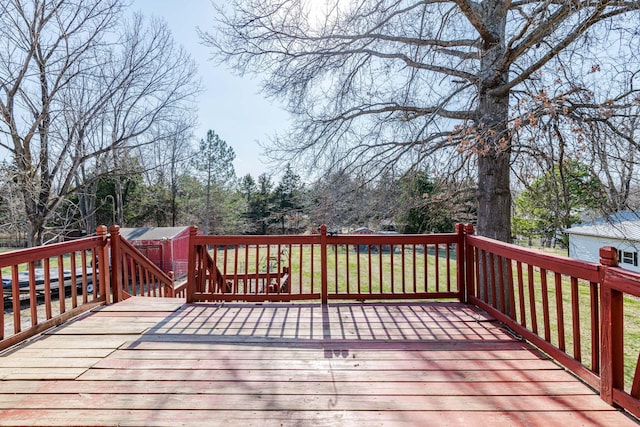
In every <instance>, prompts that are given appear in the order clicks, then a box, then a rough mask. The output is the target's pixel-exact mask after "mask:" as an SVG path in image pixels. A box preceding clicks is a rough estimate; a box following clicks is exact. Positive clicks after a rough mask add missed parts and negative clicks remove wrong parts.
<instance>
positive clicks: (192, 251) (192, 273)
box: [187, 227, 198, 303]
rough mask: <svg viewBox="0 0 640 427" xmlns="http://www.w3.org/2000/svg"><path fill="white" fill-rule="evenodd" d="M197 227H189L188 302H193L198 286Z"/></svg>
mask: <svg viewBox="0 0 640 427" xmlns="http://www.w3.org/2000/svg"><path fill="white" fill-rule="evenodd" d="M197 234H198V228H197V227H190V228H189V260H188V264H187V302H188V303H191V302H193V294H194V292H195V286H196V268H197V267H196V243H195V241H194V238H195V236H196V235H197Z"/></svg>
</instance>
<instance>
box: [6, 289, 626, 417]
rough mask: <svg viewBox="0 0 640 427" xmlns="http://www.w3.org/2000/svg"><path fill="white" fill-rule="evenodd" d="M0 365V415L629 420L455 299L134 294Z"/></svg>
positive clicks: (15, 353) (9, 356)
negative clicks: (209, 299) (271, 300)
mask: <svg viewBox="0 0 640 427" xmlns="http://www.w3.org/2000/svg"><path fill="white" fill-rule="evenodd" d="M0 378H1V379H2V381H0V425H150V426H155V425H170V426H175V425H225V426H230V427H231V426H236V425H238V426H239V425H242V426H250V425H260V426H263V425H264V426H272V425H274V426H280V425H296V426H297V425H300V426H306V425H313V426H329V425H330V426H337V425H348V426H370V425H419V426H425V425H426V426H429V425H434V426H436V425H437V426H441V425H449V426H465V427H469V426H503V425H505V426H506V425H508V426H548V425H563V426H564V427H570V426H610V425H611V426H613V425H615V426H627V425H629V426H631V425H638V424H637V423H636V422H635V421H633V420H631V419H629V418H628V417H626V416H625V415H623V414H622V413H620V412H618V411H616V410H615V409H614V408H611V407H610V406H608V405H606V404H605V403H604V402H603V401H602V400H601V399H600V398H599V397H598V396H597V395H595V394H594V393H593V391H592V390H591V389H589V388H588V387H586V386H585V385H584V384H582V383H580V382H579V381H577V380H576V379H575V378H574V377H573V376H571V375H569V374H568V373H567V372H565V371H564V370H563V369H561V368H560V367H559V366H558V365H557V364H555V363H554V362H553V361H551V360H548V359H547V358H546V357H545V356H544V355H542V354H540V353H539V352H537V351H536V350H533V349H532V348H530V347H529V346H528V345H526V344H524V343H522V342H520V341H518V340H516V339H515V338H513V337H512V336H511V335H509V334H508V333H507V332H506V331H505V330H504V329H502V328H501V327H500V326H499V325H498V324H497V323H495V322H493V321H491V319H489V318H488V317H487V315H486V314H484V313H482V312H480V311H478V310H477V309H475V308H473V307H470V306H466V305H463V304H457V303H405V304H401V303H400V304H395V303H394V304H378V305H374V304H359V303H354V304H332V305H329V306H328V307H326V308H323V307H321V306H320V305H315V304H291V305H288V304H264V305H259V304H253V305H252V304H224V305H215V304H212V305H206V304H198V305H182V304H180V303H178V302H176V301H167V300H156V299H146V298H131V299H129V300H126V301H124V302H122V303H118V304H115V305H113V306H109V307H104V308H101V309H100V310H99V311H97V312H95V313H93V314H91V315H88V316H84V317H83V318H82V319H80V320H78V321H74V322H73V323H70V324H68V325H65V326H63V327H60V328H57V329H55V330H53V331H50V332H49V333H48V334H46V335H43V336H41V337H39V338H37V339H34V340H32V341H31V342H28V343H25V344H22V345H20V346H19V347H17V348H14V349H10V350H9V351H6V352H5V353H3V354H2V355H0Z"/></svg>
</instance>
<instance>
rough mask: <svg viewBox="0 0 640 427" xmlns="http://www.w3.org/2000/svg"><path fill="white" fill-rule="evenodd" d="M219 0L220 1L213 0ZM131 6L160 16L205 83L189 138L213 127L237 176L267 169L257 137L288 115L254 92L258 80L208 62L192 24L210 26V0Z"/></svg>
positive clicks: (138, 1)
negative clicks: (233, 157)
mask: <svg viewBox="0 0 640 427" xmlns="http://www.w3.org/2000/svg"><path fill="white" fill-rule="evenodd" d="M218 1H224V0H218ZM132 9H133V10H138V11H140V12H142V13H143V14H144V15H146V16H157V17H160V18H163V19H164V20H165V21H166V22H167V24H168V26H169V28H170V29H171V31H172V33H173V37H174V39H175V41H176V42H177V43H178V44H181V45H182V46H183V47H184V48H185V49H186V50H187V51H188V52H189V53H190V54H191V56H192V57H193V59H194V60H195V61H196V63H197V64H198V68H199V74H200V77H201V79H202V85H203V88H204V91H203V93H202V94H201V95H200V97H199V100H198V101H199V102H198V104H199V113H198V116H199V120H198V121H199V125H198V127H197V128H196V129H195V132H194V137H195V138H196V141H200V139H203V138H204V137H205V136H206V133H207V130H208V129H213V130H214V131H215V132H216V133H217V134H218V135H220V137H221V138H222V139H223V140H225V141H226V142H227V144H228V145H230V146H231V147H233V149H234V150H235V152H236V161H235V169H236V175H237V176H238V177H241V176H244V175H246V174H248V173H250V174H251V175H252V176H253V177H254V178H257V176H258V175H259V174H260V173H262V172H268V170H267V165H265V164H264V163H263V161H262V159H261V154H262V151H263V150H262V148H261V147H259V146H258V141H260V142H267V139H268V137H269V136H271V135H273V134H274V133H275V132H276V131H279V130H284V129H285V128H286V127H287V125H288V121H287V120H288V114H287V113H286V112H285V111H283V110H282V109H281V108H280V107H279V106H277V105H276V104H272V103H270V102H269V101H268V100H266V99H265V98H264V97H263V96H261V95H260V94H259V88H258V86H257V83H256V82H254V81H251V80H250V79H249V78H248V77H244V78H242V79H241V78H239V77H236V76H234V75H233V74H232V73H231V72H230V71H229V70H228V69H225V68H224V67H220V66H216V65H215V64H214V63H213V62H211V61H209V57H210V52H209V50H208V48H206V47H204V46H202V45H201V44H200V41H199V39H198V36H197V34H196V27H200V28H201V29H204V30H206V29H209V28H211V26H212V24H213V16H214V13H215V10H214V9H213V6H212V5H211V1H210V0H134V1H133V4H132Z"/></svg>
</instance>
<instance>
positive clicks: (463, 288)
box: [456, 224, 468, 302]
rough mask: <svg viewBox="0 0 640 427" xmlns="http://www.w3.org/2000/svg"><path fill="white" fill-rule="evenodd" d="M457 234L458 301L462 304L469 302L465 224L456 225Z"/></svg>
mask: <svg viewBox="0 0 640 427" xmlns="http://www.w3.org/2000/svg"><path fill="white" fill-rule="evenodd" d="M456 234H457V235H458V242H457V243H456V280H457V282H458V299H459V300H460V302H467V301H468V298H467V284H466V277H467V275H466V268H465V255H464V251H465V237H464V235H465V226H464V224H456Z"/></svg>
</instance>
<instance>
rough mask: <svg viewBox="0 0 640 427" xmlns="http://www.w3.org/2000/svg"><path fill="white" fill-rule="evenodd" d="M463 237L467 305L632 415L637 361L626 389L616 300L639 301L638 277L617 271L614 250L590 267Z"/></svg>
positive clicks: (637, 397)
mask: <svg viewBox="0 0 640 427" xmlns="http://www.w3.org/2000/svg"><path fill="white" fill-rule="evenodd" d="M467 233H468V234H467V235H466V236H465V242H466V244H465V253H466V282H467V299H468V301H469V302H470V303H472V304H475V305H477V306H478V307H480V308H482V309H484V310H485V311H487V312H488V313H489V314H491V315H493V316H494V317H495V318H496V319H498V320H500V321H501V322H503V323H504V324H505V325H507V326H508V327H509V328H510V329H511V330H512V331H514V332H515V333H516V334H518V335H520V336H522V337H523V338H525V339H526V340H527V341H529V342H531V343H533V344H534V345H536V346H537V347H539V348H540V349H542V350H543V351H544V352H545V353H547V354H548V355H549V356H551V357H552V358H554V359H555V360H556V361H558V362H559V363H561V364H562V365H563V366H565V367H566V368H567V369H569V370H571V371H572V372H574V373H575V374H576V375H577V376H579V377H580V378H582V380H584V381H585V382H586V383H588V384H589V385H591V386H592V387H593V388H595V389H597V390H600V393H601V396H602V398H603V399H604V400H605V401H607V402H608V403H610V404H617V405H620V406H621V407H623V408H624V409H625V410H627V411H629V412H630V413H632V414H634V415H635V416H640V366H639V365H638V362H636V363H635V365H636V368H635V370H634V372H633V373H632V374H631V375H628V376H631V378H632V384H631V386H630V387H628V389H629V390H628V391H625V372H624V366H625V360H624V357H625V347H624V300H625V296H626V297H640V274H638V273H634V272H630V271H628V270H623V269H621V268H618V267H617V251H616V249H615V248H603V249H602V250H601V264H595V263H589V262H583V261H578V260H575V259H571V258H567V257H562V256H557V255H549V254H545V253H541V252H537V251H532V250H527V249H524V248H522V247H518V246H514V245H510V244H507V243H502V242H497V241H494V240H491V239H487V238H484V237H480V236H474V235H472V233H473V229H472V228H467ZM626 350H627V351H628V352H629V351H630V352H635V353H636V354H637V353H638V349H637V348H636V349H626ZM638 359H639V360H640V356H638Z"/></svg>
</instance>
